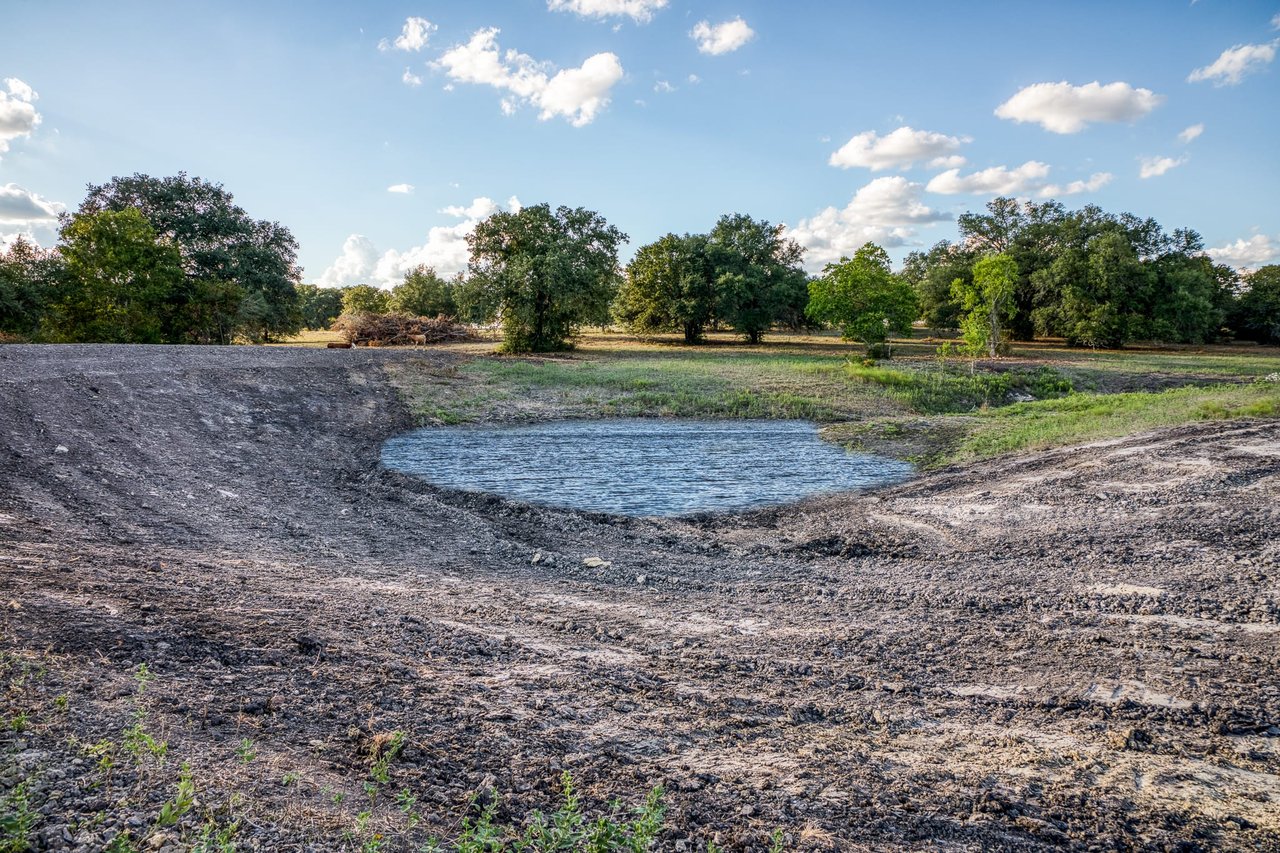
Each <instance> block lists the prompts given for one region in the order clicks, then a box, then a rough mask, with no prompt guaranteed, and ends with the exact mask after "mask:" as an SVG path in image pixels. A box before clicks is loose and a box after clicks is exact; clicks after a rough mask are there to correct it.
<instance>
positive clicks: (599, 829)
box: [428, 771, 666, 853]
mask: <svg viewBox="0 0 1280 853" xmlns="http://www.w3.org/2000/svg"><path fill="white" fill-rule="evenodd" d="M560 793H561V798H562V799H561V804H560V807H559V808H558V809H557V810H556V811H555V812H553V813H551V814H550V815H546V814H543V813H542V812H534V813H533V814H532V815H530V817H529V820H528V822H527V825H526V826H525V827H524V829H523V830H518V829H516V828H515V827H512V826H500V825H498V824H496V823H495V822H494V816H495V815H496V813H497V806H498V803H497V799H496V798H495V797H493V796H492V792H490V796H489V801H488V803H487V805H485V806H484V807H483V808H480V809H479V812H478V814H475V815H474V816H473V815H471V814H468V815H467V817H465V818H464V819H463V822H462V830H461V832H460V833H459V834H458V836H457V838H455V839H453V840H452V841H451V842H449V843H448V844H447V846H446V845H441V844H439V843H433V844H431V845H429V846H428V849H430V850H435V851H443V850H449V851H453V853H506V851H511V852H512V853H516V851H528V853H552V851H581V853H615V851H616V852H617V853H644V851H648V850H651V849H653V847H654V845H655V844H656V842H657V838H658V835H659V833H661V832H662V828H663V826H664V814H665V812H666V808H665V806H664V805H663V803H662V797H663V793H664V792H663V789H662V787H661V786H658V787H656V788H654V789H653V790H651V791H650V792H649V794H648V796H646V797H645V801H644V803H643V804H642V805H640V806H638V807H636V808H634V809H631V810H630V815H629V816H628V814H627V811H628V810H627V809H625V808H624V807H623V805H622V804H621V803H620V802H618V801H617V800H615V801H614V802H613V803H611V804H610V807H609V811H608V812H606V813H605V814H603V815H601V816H599V817H597V818H595V819H594V820H592V819H590V818H589V817H588V816H587V815H586V814H585V813H584V812H583V810H582V802H581V799H580V798H579V797H578V794H577V792H576V791H575V790H574V787H573V777H572V776H570V775H569V773H568V772H567V771H566V772H565V773H564V775H563V776H561V778H560ZM477 800H478V798H474V797H473V798H472V809H475V808H476V807H477Z"/></svg>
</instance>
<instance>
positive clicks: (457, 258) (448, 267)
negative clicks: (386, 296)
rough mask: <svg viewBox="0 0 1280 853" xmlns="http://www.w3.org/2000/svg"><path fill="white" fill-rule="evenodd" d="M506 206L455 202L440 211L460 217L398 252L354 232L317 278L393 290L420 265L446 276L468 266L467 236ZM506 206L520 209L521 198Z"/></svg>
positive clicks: (329, 283)
mask: <svg viewBox="0 0 1280 853" xmlns="http://www.w3.org/2000/svg"><path fill="white" fill-rule="evenodd" d="M503 208H504V206H503V205H500V204H498V203H497V202H495V201H494V200H493V199H490V198H483V197H482V198H477V199H474V200H472V202H471V203H470V204H468V205H453V206H450V207H446V208H444V209H443V210H441V211H440V212H441V213H443V214H444V215H446V216H449V217H452V218H454V219H459V220H461V221H460V222H456V223H454V224H452V225H438V226H436V227H434V228H431V229H430V230H429V231H428V232H427V239H426V241H425V242H424V243H423V244H422V245H421V246H413V247H411V248H408V249H405V250H404V251H399V250H397V249H390V250H388V251H386V252H382V253H379V252H378V250H377V248H376V247H375V246H374V245H373V242H372V241H371V240H369V238H368V237H365V236H363V235H360V234H352V235H351V236H350V237H348V238H347V239H346V242H345V243H343V245H342V254H341V255H339V256H338V257H337V258H336V259H335V260H334V262H333V263H332V264H331V265H330V266H329V268H328V269H326V270H325V271H324V273H323V274H322V275H321V276H320V278H319V279H317V281H316V283H317V284H319V285H321V286H323V287H346V286H347V285H351V284H372V285H375V286H377V287H382V288H387V289H390V288H392V287H395V286H396V285H397V284H399V283H400V282H401V281H403V280H404V274H405V273H407V272H409V271H410V270H412V269H413V268H414V267H416V266H418V265H419V264H426V265H427V266H431V267H435V269H436V272H438V273H440V274H441V275H444V276H449V275H453V274H454V273H457V272H461V271H463V270H465V269H466V268H467V261H468V260H469V259H470V256H471V253H470V249H469V248H468V247H467V236H468V235H469V234H470V233H471V232H472V231H474V230H475V227H476V225H478V224H479V223H480V221H481V220H482V219H486V218H488V217H490V216H492V215H493V214H495V213H497V212H498V211H499V210H502V209H503ZM505 209H507V210H510V211H513V212H514V211H518V210H520V199H518V198H516V197H515V196H512V197H511V198H509V199H507V203H506V205H505Z"/></svg>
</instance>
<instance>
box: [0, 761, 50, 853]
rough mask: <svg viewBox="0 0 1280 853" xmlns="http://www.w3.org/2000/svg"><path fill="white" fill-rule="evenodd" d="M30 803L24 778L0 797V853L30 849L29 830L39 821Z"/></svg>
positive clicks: (17, 852) (19, 852)
mask: <svg viewBox="0 0 1280 853" xmlns="http://www.w3.org/2000/svg"><path fill="white" fill-rule="evenodd" d="M40 819H41V818H40V813H39V812H38V811H36V810H35V808H33V806H32V804H31V792H30V789H29V787H28V781H27V780H26V779H24V780H22V781H21V782H19V783H18V784H17V785H15V786H14V788H13V790H12V791H10V792H9V793H8V794H6V795H5V796H4V798H3V799H0V853H24V851H27V850H30V849H31V840H30V839H31V832H32V830H34V829H35V827H36V824H38V823H39V822H40Z"/></svg>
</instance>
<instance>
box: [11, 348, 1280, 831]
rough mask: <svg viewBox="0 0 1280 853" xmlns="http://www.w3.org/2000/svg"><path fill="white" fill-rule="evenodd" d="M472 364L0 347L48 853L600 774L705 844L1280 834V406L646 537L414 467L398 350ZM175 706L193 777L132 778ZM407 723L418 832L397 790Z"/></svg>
mask: <svg viewBox="0 0 1280 853" xmlns="http://www.w3.org/2000/svg"><path fill="white" fill-rule="evenodd" d="M451 359H452V356H450V355H448V354H447V353H429V354H425V355H424V354H423V353H409V352H389V351H378V350H360V351H324V350H301V349H267V348H249V347H243V348H230V349H215V348H208V349H198V348H163V347H122V346H116V347H94V346H78V347H25V346H7V347H0V436H3V442H2V443H0V602H4V603H5V604H6V606H5V608H4V610H3V615H0V648H2V649H3V651H4V652H5V658H4V660H3V663H4V666H5V668H6V675H7V684H8V689H7V694H6V703H7V708H6V713H7V714H8V715H9V716H10V718H11V719H12V718H13V717H14V716H15V715H18V714H20V713H27V717H28V723H27V724H26V725H25V726H18V727H17V728H22V729H24V730H23V731H15V730H14V728H13V727H8V728H6V729H5V730H4V732H3V733H2V734H0V754H3V755H4V756H5V757H4V758H3V760H2V763H0V790H2V789H3V788H4V787H11V786H12V785H13V784H15V783H16V782H17V780H18V779H19V778H22V777H23V776H31V777H32V779H33V781H32V783H30V787H31V789H32V790H33V791H34V792H35V798H34V801H35V803H36V804H37V805H38V806H39V807H40V808H41V809H42V810H43V812H44V814H45V817H44V820H43V822H42V823H41V824H40V825H39V827H38V830H37V835H36V838H37V839H38V841H39V844H38V846H39V847H42V848H49V849H74V850H96V849H101V848H102V847H104V846H105V844H106V843H107V841H108V840H110V839H111V838H112V837H114V836H116V835H118V834H120V833H122V832H125V831H128V832H129V833H130V836H131V837H132V838H134V839H138V840H141V841H142V842H143V843H144V844H147V845H149V846H152V847H154V848H157V849H164V848H165V846H166V845H167V846H169V847H170V848H171V849H179V845H180V843H181V838H182V837H185V838H187V839H189V838H190V837H191V836H192V833H193V832H195V823H197V822H198V820H200V819H203V816H204V814H205V812H209V813H211V814H213V815H214V816H215V817H216V818H217V820H219V821H221V822H222V823H224V824H225V823H226V822H227V821H228V820H230V819H231V818H230V817H229V816H228V808H229V809H230V814H232V815H234V816H235V817H236V818H238V820H239V826H238V829H237V835H236V838H237V840H238V843H239V844H240V845H241V846H242V847H243V848H245V849H254V848H257V849H273V850H277V849H278V850H289V849H344V848H345V847H347V846H356V847H359V845H360V844H361V843H363V842H364V841H366V840H367V839H369V838H372V837H373V833H374V832H380V833H385V838H384V839H383V844H384V847H383V849H401V847H402V846H403V847H405V849H409V848H408V847H407V844H408V843H409V842H410V841H413V842H417V841H421V840H423V839H425V837H426V833H428V832H433V833H440V832H446V831H448V830H449V829H450V828H452V827H456V823H457V820H458V818H459V816H460V815H461V814H462V813H463V808H464V804H465V800H466V797H467V795H468V793H469V792H472V791H474V790H477V789H478V788H482V787H490V786H492V787H495V788H496V789H497V790H498V792H499V795H500V797H501V798H502V804H501V808H500V811H499V816H500V817H502V818H504V819H519V818H520V817H521V816H522V815H524V814H525V813H526V810H527V809H528V808H531V807H543V808H545V807H547V806H548V805H554V802H553V799H554V793H553V789H554V787H555V783H556V777H557V776H558V774H559V773H560V771H561V770H564V769H568V770H571V771H572V772H573V774H574V776H575V778H576V779H577V780H578V782H579V783H580V785H581V786H582V788H583V791H584V795H585V797H586V799H587V800H588V801H589V802H590V803H593V804H600V803H602V802H604V801H606V800H608V799H610V798H612V797H614V796H622V797H624V798H627V799H632V800H634V799H636V798H638V797H639V796H641V795H642V794H643V792H644V791H645V790H646V789H647V788H648V787H650V786H652V785H654V784H657V783H663V784H664V785H665V786H666V787H667V790H668V795H667V802H668V805H669V813H668V825H669V826H670V827H671V829H670V831H669V832H668V833H667V835H666V836H664V839H663V845H664V847H667V848H672V849H684V848H685V846H686V839H689V838H693V839H695V840H696V843H697V845H698V847H699V849H700V848H701V844H702V843H703V842H704V841H705V840H707V839H711V838H716V839H718V840H719V842H720V843H721V844H723V845H726V846H729V847H731V848H753V847H754V848H760V847H762V846H763V845H764V843H765V840H766V838H767V836H768V834H769V833H770V832H772V831H773V830H774V829H775V828H782V829H784V830H785V831H786V832H787V833H788V838H789V840H790V843H791V845H792V846H794V847H796V848H800V849H807V848H822V847H832V848H838V849H896V848H901V847H921V848H926V847H927V848H930V849H939V848H943V849H1039V848H1049V847H1055V848H1057V847H1062V846H1067V847H1070V848H1076V849H1082V850H1083V849H1132V848H1135V847H1136V848H1147V849H1186V850H1195V849H1240V850H1245V849H1249V850H1254V849H1263V850H1280V737H1277V736H1278V735H1280V678H1278V677H1277V672H1280V536H1278V535H1277V533H1276V531H1277V530H1280V509H1278V507H1280V502H1278V501H1277V497H1278V493H1280V423H1276V422H1274V421H1272V422H1236V423H1232V424H1206V425H1204V426H1202V427H1196V428H1188V429H1180V430H1173V431H1167V432H1164V433H1160V434H1153V435H1145V436H1138V437H1135V438H1131V439H1127V440H1123V441H1117V442H1112V443H1107V444H1099V445H1095V446H1090V447H1085V448H1077V449H1072V450H1063V451H1054V452H1049V453H1043V454H1037V455H1033V456H1027V457H1021V458H1014V459H1004V460H997V461H993V462H988V463H983V464H980V465H975V466H972V467H969V468H965V469H953V470H946V471H942V472H939V473H936V474H931V475H929V476H927V477H924V478H921V479H919V480H917V481H915V482H913V483H909V484H906V485H904V486H901V487H897V488H894V489H890V490H886V491H882V492H879V493H876V494H874V495H866V496H842V497H838V498H827V499H821V500H815V501H810V502H807V503H804V504H800V505H797V506H794V507H790V508H786V509H780V510H769V511H763V512H757V513H752V514H748V515H742V516H728V517H707V518H700V519H686V520H677V521H646V520H627V519H619V518H612V517H606V516H593V515H584V514H579V513H573V512H563V511H556V510H549V509H539V508H533V507H528V506H521V505H516V504H511V503H507V502H505V501H502V500H499V499H496V498H490V497H484V496H474V495H466V494H460V493H446V492H441V491H439V490H436V489H433V488H432V487H430V486H427V485H425V484H423V483H419V482H416V481H412V480H409V479H407V478H404V477H401V476H399V475H397V474H393V473H391V472H388V471H386V470H383V469H381V468H379V467H378V464H377V456H378V446H379V444H380V442H381V441H382V440H383V439H384V438H385V437H387V436H388V435H390V434H393V433H395V432H397V431H400V430H403V429H405V428H407V427H408V426H409V423H408V416H407V414H406V413H405V411H404V410H403V408H402V406H401V405H400V403H399V401H398V400H397V398H396V395H395V393H394V391H393V390H392V388H391V387H390V385H389V384H388V382H387V381H386V377H385V373H384V366H385V365H386V364H387V363H388V362H389V361H397V362H405V361H408V362H411V363H412V365H413V366H414V367H415V369H422V370H428V371H429V370H433V369H439V368H444V367H447V366H448V365H449V364H450V363H451ZM535 555H540V557H539V559H538V560H537V561H536V563H535V562H534V557H535ZM591 556H599V557H602V558H604V559H605V560H608V561H610V562H611V566H609V567H607V568H597V569H593V568H588V567H587V566H585V565H583V562H582V561H583V559H584V558H586V557H591ZM143 663H145V664H147V666H148V667H149V669H150V671H151V672H152V673H153V674H154V676H155V678H154V681H152V682H151V683H150V684H149V685H148V686H147V688H146V693H145V695H144V696H143V697H142V698H138V696H137V694H136V685H135V680H134V678H133V676H132V673H133V672H134V670H135V668H136V667H137V666H138V665H139V664H143ZM24 664H25V665H26V667H27V669H28V670H31V672H30V673H29V674H28V675H26V676H22V675H21V672H22V668H23V665H24ZM36 664H38V665H39V667H40V669H38V670H33V669H32V667H33V666H34V665H36ZM58 696H65V697H66V701H65V706H66V707H65V709H63V708H61V707H60V705H61V704H64V703H60V702H58V701H56V697H58ZM139 708H141V709H142V710H144V711H145V712H146V714H147V716H146V718H145V720H146V725H147V726H148V727H149V730H150V731H153V732H155V733H156V734H157V737H161V738H163V739H165V740H167V742H168V744H169V754H168V756H167V762H166V763H165V764H164V765H163V766H160V765H158V763H157V762H156V761H154V760H149V759H138V760H135V759H134V758H132V757H130V756H127V755H123V754H121V755H119V756H117V757H118V761H117V762H116V767H115V768H114V769H113V770H112V771H111V774H110V778H104V774H103V772H102V771H101V770H99V769H98V768H97V767H96V766H95V762H96V761H97V759H98V757H99V756H98V753H94V752H93V751H92V750H86V749H85V748H84V745H86V744H93V743H97V742H101V741H102V740H103V739H108V740H113V741H114V742H117V743H122V742H123V741H122V740H121V738H122V732H123V731H124V730H125V729H126V728H127V727H128V726H129V725H131V723H132V722H133V721H134V719H135V717H134V715H135V713H136V712H137V710H138V709H139ZM394 730H402V731H405V732H407V733H408V744H409V745H408V747H407V748H406V749H405V751H404V752H403V754H402V755H401V756H400V758H399V760H398V761H397V762H396V763H394V765H393V767H392V780H391V783H390V787H391V789H394V790H400V789H402V788H403V789H408V790H409V791H411V792H412V793H413V794H414V795H415V796H417V797H418V801H419V804H420V805H419V810H420V811H421V812H422V814H423V818H424V821H425V823H424V827H422V828H418V829H414V830H413V831H406V830H405V825H404V818H403V815H402V814H401V812H400V811H399V810H398V809H397V808H396V807H395V805H394V803H392V802H391V801H390V800H389V799H388V798H387V797H386V796H382V797H381V798H380V799H374V800H372V801H371V800H370V799H369V798H368V797H366V796H365V794H364V793H362V788H361V786H362V783H363V782H364V781H366V780H368V778H369V767H370V761H371V758H370V752H371V750H373V751H376V749H377V747H376V746H374V745H373V744H374V743H375V741H376V739H377V736H378V735H386V734H387V733H389V732H391V731H394ZM72 737H74V738H75V739H76V740H75V741H74V742H73V741H71V740H70V738H72ZM245 738H248V739H249V741H250V742H251V745H252V746H251V749H247V750H246V748H244V746H243V744H244V739H245ZM6 741H7V743H6ZM237 747H241V750H240V754H239V755H237ZM248 752H252V753H253V755H252V757H251V758H246V756H247V754H248ZM181 760H187V761H189V762H190V765H191V769H192V772H193V775H194V780H195V783H196V787H197V790H198V791H199V792H200V797H199V803H200V805H199V808H197V809H194V810H193V811H192V813H191V814H190V815H189V816H188V817H187V818H185V819H184V821H183V822H182V823H180V824H179V825H178V826H176V827H169V828H157V827H156V826H155V819H156V815H157V813H158V809H159V807H160V803H161V802H162V801H163V800H165V799H168V798H170V797H172V796H173V794H174V785H175V782H176V779H177V769H176V768H177V765H178V764H179V763H180V761H181ZM233 794H234V796H233ZM365 810H367V811H369V812H370V816H369V817H368V818H365V819H363V821H362V820H361V819H360V818H358V815H359V813H360V812H362V811H365ZM95 815H100V818H97V819H94V816H95ZM344 833H349V835H348V837H347V839H346V840H344V837H343V834H344ZM690 849H692V848H690Z"/></svg>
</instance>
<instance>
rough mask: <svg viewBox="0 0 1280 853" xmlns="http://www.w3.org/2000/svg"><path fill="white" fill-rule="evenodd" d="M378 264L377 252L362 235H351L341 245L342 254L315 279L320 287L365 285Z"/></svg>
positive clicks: (370, 242)
mask: <svg viewBox="0 0 1280 853" xmlns="http://www.w3.org/2000/svg"><path fill="white" fill-rule="evenodd" d="M377 263H378V250H377V249H376V248H375V247H374V245H373V241H372V240H370V239H369V238H368V237H366V236H364V235H363V234H352V235H351V236H350V237H348V238H347V239H346V240H345V241H344V242H343V244H342V254H340V255H338V257H337V258H336V259H335V260H334V262H333V263H332V264H330V265H329V268H328V269H326V270H325V271H324V272H323V273H321V275H320V278H318V279H316V284H318V285H320V286H321V287H347V286H348V285H352V284H365V283H367V282H368V281H369V280H370V278H371V277H372V276H373V270H374V267H375V266H376V265H377Z"/></svg>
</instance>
